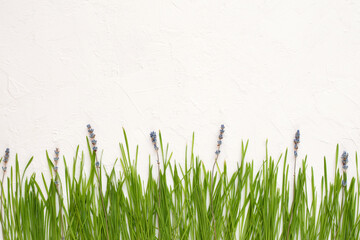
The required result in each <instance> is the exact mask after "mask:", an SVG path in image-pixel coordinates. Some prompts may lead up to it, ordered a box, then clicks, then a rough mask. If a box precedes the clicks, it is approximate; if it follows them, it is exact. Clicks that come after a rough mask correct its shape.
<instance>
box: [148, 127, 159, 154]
mask: <svg viewBox="0 0 360 240" xmlns="http://www.w3.org/2000/svg"><path fill="white" fill-rule="evenodd" d="M150 138H151V142H152V143H153V145H154V149H155V151H157V150H159V148H158V146H157V142H156V132H154V131H152V132H151V133H150Z"/></svg>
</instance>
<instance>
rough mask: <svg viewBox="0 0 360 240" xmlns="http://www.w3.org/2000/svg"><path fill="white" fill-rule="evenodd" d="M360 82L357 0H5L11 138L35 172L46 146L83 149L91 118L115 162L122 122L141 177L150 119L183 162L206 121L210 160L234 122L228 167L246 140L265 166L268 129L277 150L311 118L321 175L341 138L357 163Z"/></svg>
mask: <svg viewBox="0 0 360 240" xmlns="http://www.w3.org/2000/svg"><path fill="white" fill-rule="evenodd" d="M359 80H360V2H359V1H351V0H349V1H339V0H322V1H313V0H309V1H299V0H296V1H288V0H286V1H285V0H284V1H280V0H275V1H265V0H262V1H258V0H254V1H240V0H227V1H222V0H218V1H209V0H191V1H189V0H181V1H175V0H173V1H170V0H156V1H148V0H146V1H145V0H144V1H136V0H112V1H103V0H89V1H83V0H77V1H73V0H71V1H69V0H65V1H49V0H36V1H34V0H27V1H18V0H0V147H1V152H3V150H5V148H6V147H10V148H11V153H12V155H11V156H12V157H11V162H10V164H13V160H14V152H17V153H19V157H20V161H21V163H22V165H21V166H22V167H24V165H25V162H26V161H27V160H28V159H29V158H30V157H31V156H32V155H34V156H35V160H34V162H33V165H32V167H31V168H30V171H37V172H40V171H45V172H47V171H48V169H47V164H46V160H45V154H44V153H45V150H46V149H48V150H51V151H52V150H53V149H54V148H55V147H57V146H58V147H60V149H61V153H62V154H64V155H65V156H66V157H67V159H68V161H71V158H72V156H73V155H74V150H75V148H76V146H77V144H80V148H81V149H84V150H86V145H85V136H86V135H87V132H86V124H87V123H91V124H92V125H93V127H94V128H95V132H96V135H97V139H98V143H99V148H100V149H104V164H105V166H106V167H110V166H111V165H112V164H113V162H114V161H115V159H116V158H117V157H118V156H119V155H120V151H119V148H118V142H119V141H122V127H124V128H125V129H126V130H127V133H128V136H129V140H130V143H131V145H132V150H134V149H135V145H136V144H139V145H140V160H139V161H140V163H141V164H140V166H139V168H140V169H141V171H142V172H143V173H144V174H146V169H147V163H148V154H153V149H152V146H151V144H150V139H149V132H150V131H151V130H153V129H155V130H156V129H161V130H162V133H163V135H164V138H165V140H166V141H169V142H170V147H171V149H172V150H173V151H174V159H176V160H177V161H178V162H181V163H183V161H184V160H183V159H184V150H185V145H186V144H189V143H190V142H191V135H192V132H193V131H195V132H196V149H195V152H196V153H198V154H199V155H200V156H201V158H202V159H203V160H205V162H207V164H208V166H210V165H211V162H212V161H213V157H214V151H215V146H216V138H217V135H218V129H219V126H220V124H221V123H224V124H225V125H226V132H225V138H224V145H223V148H222V153H221V157H220V160H219V161H220V162H222V161H224V159H226V161H227V163H228V164H229V165H230V166H235V165H236V161H238V160H239V158H240V143H241V139H250V146H249V152H248V153H249V154H248V156H249V158H248V160H251V159H254V160H255V162H256V164H257V165H260V163H261V160H263V159H264V156H265V141H266V139H267V138H268V139H269V148H270V149H269V151H270V153H271V154H272V155H274V156H275V157H278V156H279V154H280V153H281V152H282V151H284V150H285V149H286V148H287V147H289V148H291V149H292V139H293V137H294V133H295V131H296V129H300V130H301V144H300V149H299V155H300V157H304V156H305V154H308V157H309V164H310V165H311V166H314V167H315V168H316V173H319V174H317V177H318V178H317V181H320V178H319V177H320V175H321V174H320V173H322V167H323V156H324V155H326V156H328V157H329V158H330V159H331V160H333V156H334V152H335V146H336V144H337V143H339V144H340V149H341V150H342V149H346V150H348V151H350V153H351V155H350V172H351V173H352V174H354V173H355V172H354V167H355V163H354V152H355V150H359V147H360V128H359V126H360V109H359V103H360V96H359V93H360V92H359V90H360V82H359ZM142 163H144V164H142ZM328 165H329V167H330V168H333V162H332V161H331V162H330V163H329V164H328ZM60 167H61V165H60ZM291 167H292V162H291ZM290 169H291V168H290Z"/></svg>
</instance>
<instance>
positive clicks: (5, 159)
mask: <svg viewBox="0 0 360 240" xmlns="http://www.w3.org/2000/svg"><path fill="white" fill-rule="evenodd" d="M9 156H10V149H9V148H6V150H5V155H4V160H3V161H4V166H3V167H2V170H3V171H4V172H6V170H7V167H6V164H7V162H8V161H9Z"/></svg>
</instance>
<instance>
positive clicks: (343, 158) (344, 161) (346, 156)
mask: <svg viewBox="0 0 360 240" xmlns="http://www.w3.org/2000/svg"><path fill="white" fill-rule="evenodd" d="M348 162H349V154H348V153H347V152H345V151H344V152H343V154H342V155H341V164H342V169H343V172H344V174H345V173H346V170H347V169H348ZM341 184H342V186H343V187H346V175H344V179H343V180H342V182H341Z"/></svg>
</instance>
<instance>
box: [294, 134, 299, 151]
mask: <svg viewBox="0 0 360 240" xmlns="http://www.w3.org/2000/svg"><path fill="white" fill-rule="evenodd" d="M299 143H300V131H299V130H297V131H296V133H295V138H294V156H295V157H297V156H298V153H297V150H298V148H299V146H298V145H299Z"/></svg>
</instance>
